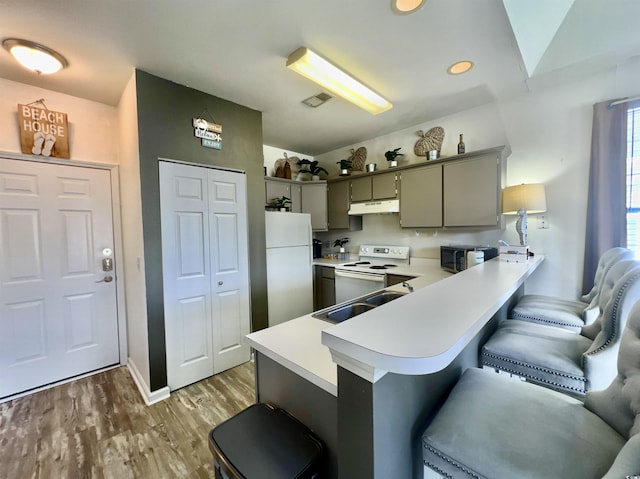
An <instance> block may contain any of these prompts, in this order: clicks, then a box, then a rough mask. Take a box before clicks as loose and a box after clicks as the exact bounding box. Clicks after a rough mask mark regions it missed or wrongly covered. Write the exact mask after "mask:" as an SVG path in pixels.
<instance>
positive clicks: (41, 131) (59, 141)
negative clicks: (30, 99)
mask: <svg viewBox="0 0 640 479" xmlns="http://www.w3.org/2000/svg"><path fill="white" fill-rule="evenodd" d="M18 123H19V127H20V148H21V150H22V153H26V154H29V155H41V156H49V157H52V158H69V125H68V124H67V114H66V113H62V112H59V111H53V110H47V109H46V108H37V107H35V106H32V105H20V104H18Z"/></svg>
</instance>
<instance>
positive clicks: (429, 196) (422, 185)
mask: <svg viewBox="0 0 640 479" xmlns="http://www.w3.org/2000/svg"><path fill="white" fill-rule="evenodd" d="M400 226H401V227H403V228H438V227H441V226H442V164H437V165H429V166H420V167H418V168H412V169H410V170H404V171H402V172H401V173H400Z"/></svg>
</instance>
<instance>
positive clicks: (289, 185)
mask: <svg viewBox="0 0 640 479" xmlns="http://www.w3.org/2000/svg"><path fill="white" fill-rule="evenodd" d="M264 185H265V188H264V190H265V204H270V203H271V202H272V200H273V199H274V198H278V197H281V196H286V197H287V198H290V199H291V211H292V212H293V213H309V214H310V215H311V228H312V229H313V230H314V231H326V230H327V227H328V225H327V223H328V216H327V183H326V181H294V180H284V179H281V178H265V180H264Z"/></svg>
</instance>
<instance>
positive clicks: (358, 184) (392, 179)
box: [351, 172, 398, 202]
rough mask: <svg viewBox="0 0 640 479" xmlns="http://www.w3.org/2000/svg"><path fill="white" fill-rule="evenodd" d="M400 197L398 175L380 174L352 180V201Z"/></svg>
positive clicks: (390, 173) (393, 173) (392, 173)
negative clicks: (397, 182) (397, 183)
mask: <svg viewBox="0 0 640 479" xmlns="http://www.w3.org/2000/svg"><path fill="white" fill-rule="evenodd" d="M397 195H398V190H397V185H396V173H395V172H389V173H380V174H375V175H368V176H364V177H361V178H354V179H352V180H351V201H352V202H356V201H370V200H386V199H391V198H396V197H397Z"/></svg>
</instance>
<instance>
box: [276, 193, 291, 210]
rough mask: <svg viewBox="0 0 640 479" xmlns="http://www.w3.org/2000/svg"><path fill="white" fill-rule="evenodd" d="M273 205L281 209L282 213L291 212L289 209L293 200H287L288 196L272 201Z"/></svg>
mask: <svg viewBox="0 0 640 479" xmlns="http://www.w3.org/2000/svg"><path fill="white" fill-rule="evenodd" d="M271 205H272V206H273V207H274V208H277V209H279V210H280V211H289V207H290V206H291V198H287V197H286V196H279V197H277V198H273V199H272V200H271Z"/></svg>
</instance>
